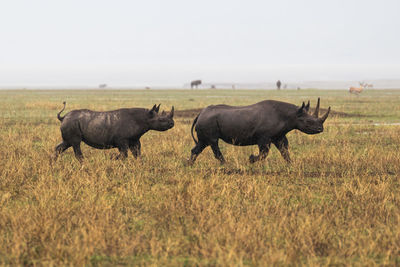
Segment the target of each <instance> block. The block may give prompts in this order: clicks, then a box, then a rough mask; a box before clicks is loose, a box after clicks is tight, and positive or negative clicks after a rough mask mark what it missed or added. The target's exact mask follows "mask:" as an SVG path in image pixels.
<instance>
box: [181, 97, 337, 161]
mask: <svg viewBox="0 0 400 267" xmlns="http://www.w3.org/2000/svg"><path fill="white" fill-rule="evenodd" d="M319 105H320V99H319V98H318V102H317V106H316V108H315V111H314V113H313V114H312V115H311V114H309V112H308V111H309V109H310V101H308V104H307V105H305V103H304V102H303V104H302V106H301V107H297V106H295V105H293V104H289V103H285V102H280V101H274V100H265V101H261V102H259V103H256V104H253V105H250V106H228V105H215V106H214V105H212V106H208V107H206V108H204V109H203V110H202V111H201V112H200V114H199V115H197V117H196V118H195V119H194V121H193V124H192V128H191V134H192V138H193V140H194V142H195V143H196V145H195V147H194V148H193V149H192V151H191V156H190V158H189V164H193V163H194V161H195V160H196V158H197V157H198V155H199V154H200V153H201V152H202V151H203V150H204V149H205V148H206V147H207V146H211V149H212V151H213V152H214V156H215V158H216V159H218V160H219V161H220V162H221V163H224V162H225V159H224V157H223V155H222V153H221V151H220V149H219V146H218V140H219V139H222V140H224V141H225V142H226V143H228V144H232V145H237V146H249V145H258V148H259V154H258V155H257V156H255V155H251V156H250V158H249V160H250V162H251V163H254V162H256V161H258V160H262V159H265V158H266V157H267V155H268V152H269V149H270V146H271V143H273V144H274V145H275V146H276V147H277V148H278V150H279V151H280V153H281V155H282V157H283V158H284V159H285V160H286V161H287V162H288V163H290V161H291V160H290V156H289V151H288V145H289V142H288V139H287V138H286V134H287V133H288V132H290V131H291V130H293V129H297V130H300V131H301V132H304V133H306V134H318V133H321V132H322V131H323V129H324V128H323V123H324V122H325V120H326V118H327V117H328V115H329V112H330V107H329V108H328V111H327V112H326V113H325V114H324V115H323V116H322V117H320V118H318V113H319ZM194 127H195V130H196V132H197V137H198V140H196V138H195V137H194V135H193V128H194Z"/></svg>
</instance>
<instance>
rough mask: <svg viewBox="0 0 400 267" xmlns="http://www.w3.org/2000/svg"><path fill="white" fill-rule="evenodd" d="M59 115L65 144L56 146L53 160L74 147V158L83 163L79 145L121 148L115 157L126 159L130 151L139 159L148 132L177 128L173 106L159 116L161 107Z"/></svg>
mask: <svg viewBox="0 0 400 267" xmlns="http://www.w3.org/2000/svg"><path fill="white" fill-rule="evenodd" d="M63 104H64V107H63V109H62V110H61V111H60V112H59V113H58V114H57V118H58V120H60V121H61V126H60V130H61V135H62V139H63V141H62V142H61V143H59V144H58V145H57V146H56V147H55V152H54V155H53V159H54V160H56V159H57V157H58V156H59V155H60V154H61V153H62V152H64V151H65V150H66V149H68V148H69V147H71V146H72V148H73V149H74V153H75V157H76V158H77V159H78V160H79V161H82V159H83V155H82V151H81V148H80V143H81V142H82V141H83V142H84V143H86V144H87V145H89V146H91V147H94V148H97V149H110V148H118V150H119V155H118V156H117V157H116V158H117V159H119V158H126V157H127V156H128V149H129V150H130V151H131V152H132V154H133V156H134V157H135V158H137V157H138V156H140V153H141V152H140V148H141V144H140V137H141V136H142V135H144V134H145V133H146V132H147V131H149V130H156V131H166V130H168V129H171V128H172V127H173V126H174V120H173V116H174V107H173V106H172V109H171V112H169V114H166V113H165V112H164V111H163V112H162V113H161V114H159V113H158V112H159V109H160V105H161V104H160V105H158V106H157V105H154V106H153V107H152V108H151V109H146V108H122V109H117V110H112V111H104V112H100V111H92V110H88V109H79V110H72V111H70V112H68V113H67V114H66V115H65V116H64V117H61V116H60V114H61V113H62V112H63V111H64V109H65V105H66V103H65V102H64V103H63Z"/></svg>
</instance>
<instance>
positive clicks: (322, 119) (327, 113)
mask: <svg viewBox="0 0 400 267" xmlns="http://www.w3.org/2000/svg"><path fill="white" fill-rule="evenodd" d="M330 111H331V107H329V108H328V111H327V112H326V113H325V114H324V116H322V117H321V121H322V123H324V121H325V120H326V118H328V115H329V112H330Z"/></svg>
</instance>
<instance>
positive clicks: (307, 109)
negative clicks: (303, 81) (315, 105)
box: [305, 100, 310, 112]
mask: <svg viewBox="0 0 400 267" xmlns="http://www.w3.org/2000/svg"><path fill="white" fill-rule="evenodd" d="M305 109H306V111H307V112H308V111H309V110H310V100H308V103H307V105H306V107H305Z"/></svg>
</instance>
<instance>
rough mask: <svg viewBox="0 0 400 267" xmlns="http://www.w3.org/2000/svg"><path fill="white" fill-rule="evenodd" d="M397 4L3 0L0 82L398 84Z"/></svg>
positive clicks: (385, 0) (359, 0) (368, 0)
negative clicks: (279, 80) (200, 80)
mask: <svg viewBox="0 0 400 267" xmlns="http://www.w3.org/2000/svg"><path fill="white" fill-rule="evenodd" d="M399 10H400V1H398V0H380V1H372V0H345V1H344V0H334V1H321V0H302V1H297V0H279V1H277V0H274V1H266V0H263V1H262V0H260V1H252V0H246V1H235V0H229V1H228V0H220V1H216V0H213V1H211V0H202V1H178V0H168V1H165V0H164V1H162V0H158V1H156V0H146V1H143V0H141V1H123V0H116V1H102V0H96V1H94V0H93V1H92V0H85V1H82V0H80V1H77V0H68V1H63V0H60V1H54V0H53V1H45V0H35V1H32V0H12V1H1V2H0V36H1V39H0V40H1V42H0V87H1V88H6V87H8V88H10V87H12V88H16V87H26V88H34V87H59V88H60V87H63V88H65V87H88V86H89V87H96V86H98V85H99V84H100V83H107V84H108V85H109V86H110V87H122V86H125V87H126V86H128V87H140V86H150V87H157V86H163V87H175V86H177V87H182V86H183V85H184V84H185V83H187V82H189V81H190V80H193V79H202V80H203V81H204V82H208V83H228V84H229V83H237V84H238V85H246V84H248V85H249V87H251V86H255V87H257V86H264V85H268V84H273V83H274V82H275V81H276V80H277V79H281V80H282V81H283V82H285V83H291V84H293V85H295V84H296V85H297V84H301V85H302V86H306V87H307V86H311V87H312V84H315V83H316V84H320V85H321V82H322V81H324V82H326V81H330V82H333V84H335V83H336V85H335V86H339V84H340V85H341V86H342V85H343V86H344V84H346V86H347V84H349V83H354V82H356V81H359V80H367V81H374V82H375V84H374V85H375V87H377V86H376V82H378V83H380V82H381V83H383V84H384V83H389V84H391V86H394V87H396V86H397V87H398V88H400V33H399V30H400V16H399ZM310 84H311V85H310ZM396 84H397V85H396ZM325 85H326V83H325ZM356 85H357V84H356ZM325 87H326V86H325ZM378 87H379V86H378ZM383 87H385V86H383ZM386 87H387V86H386ZM321 88H324V86H323V85H321Z"/></svg>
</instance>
